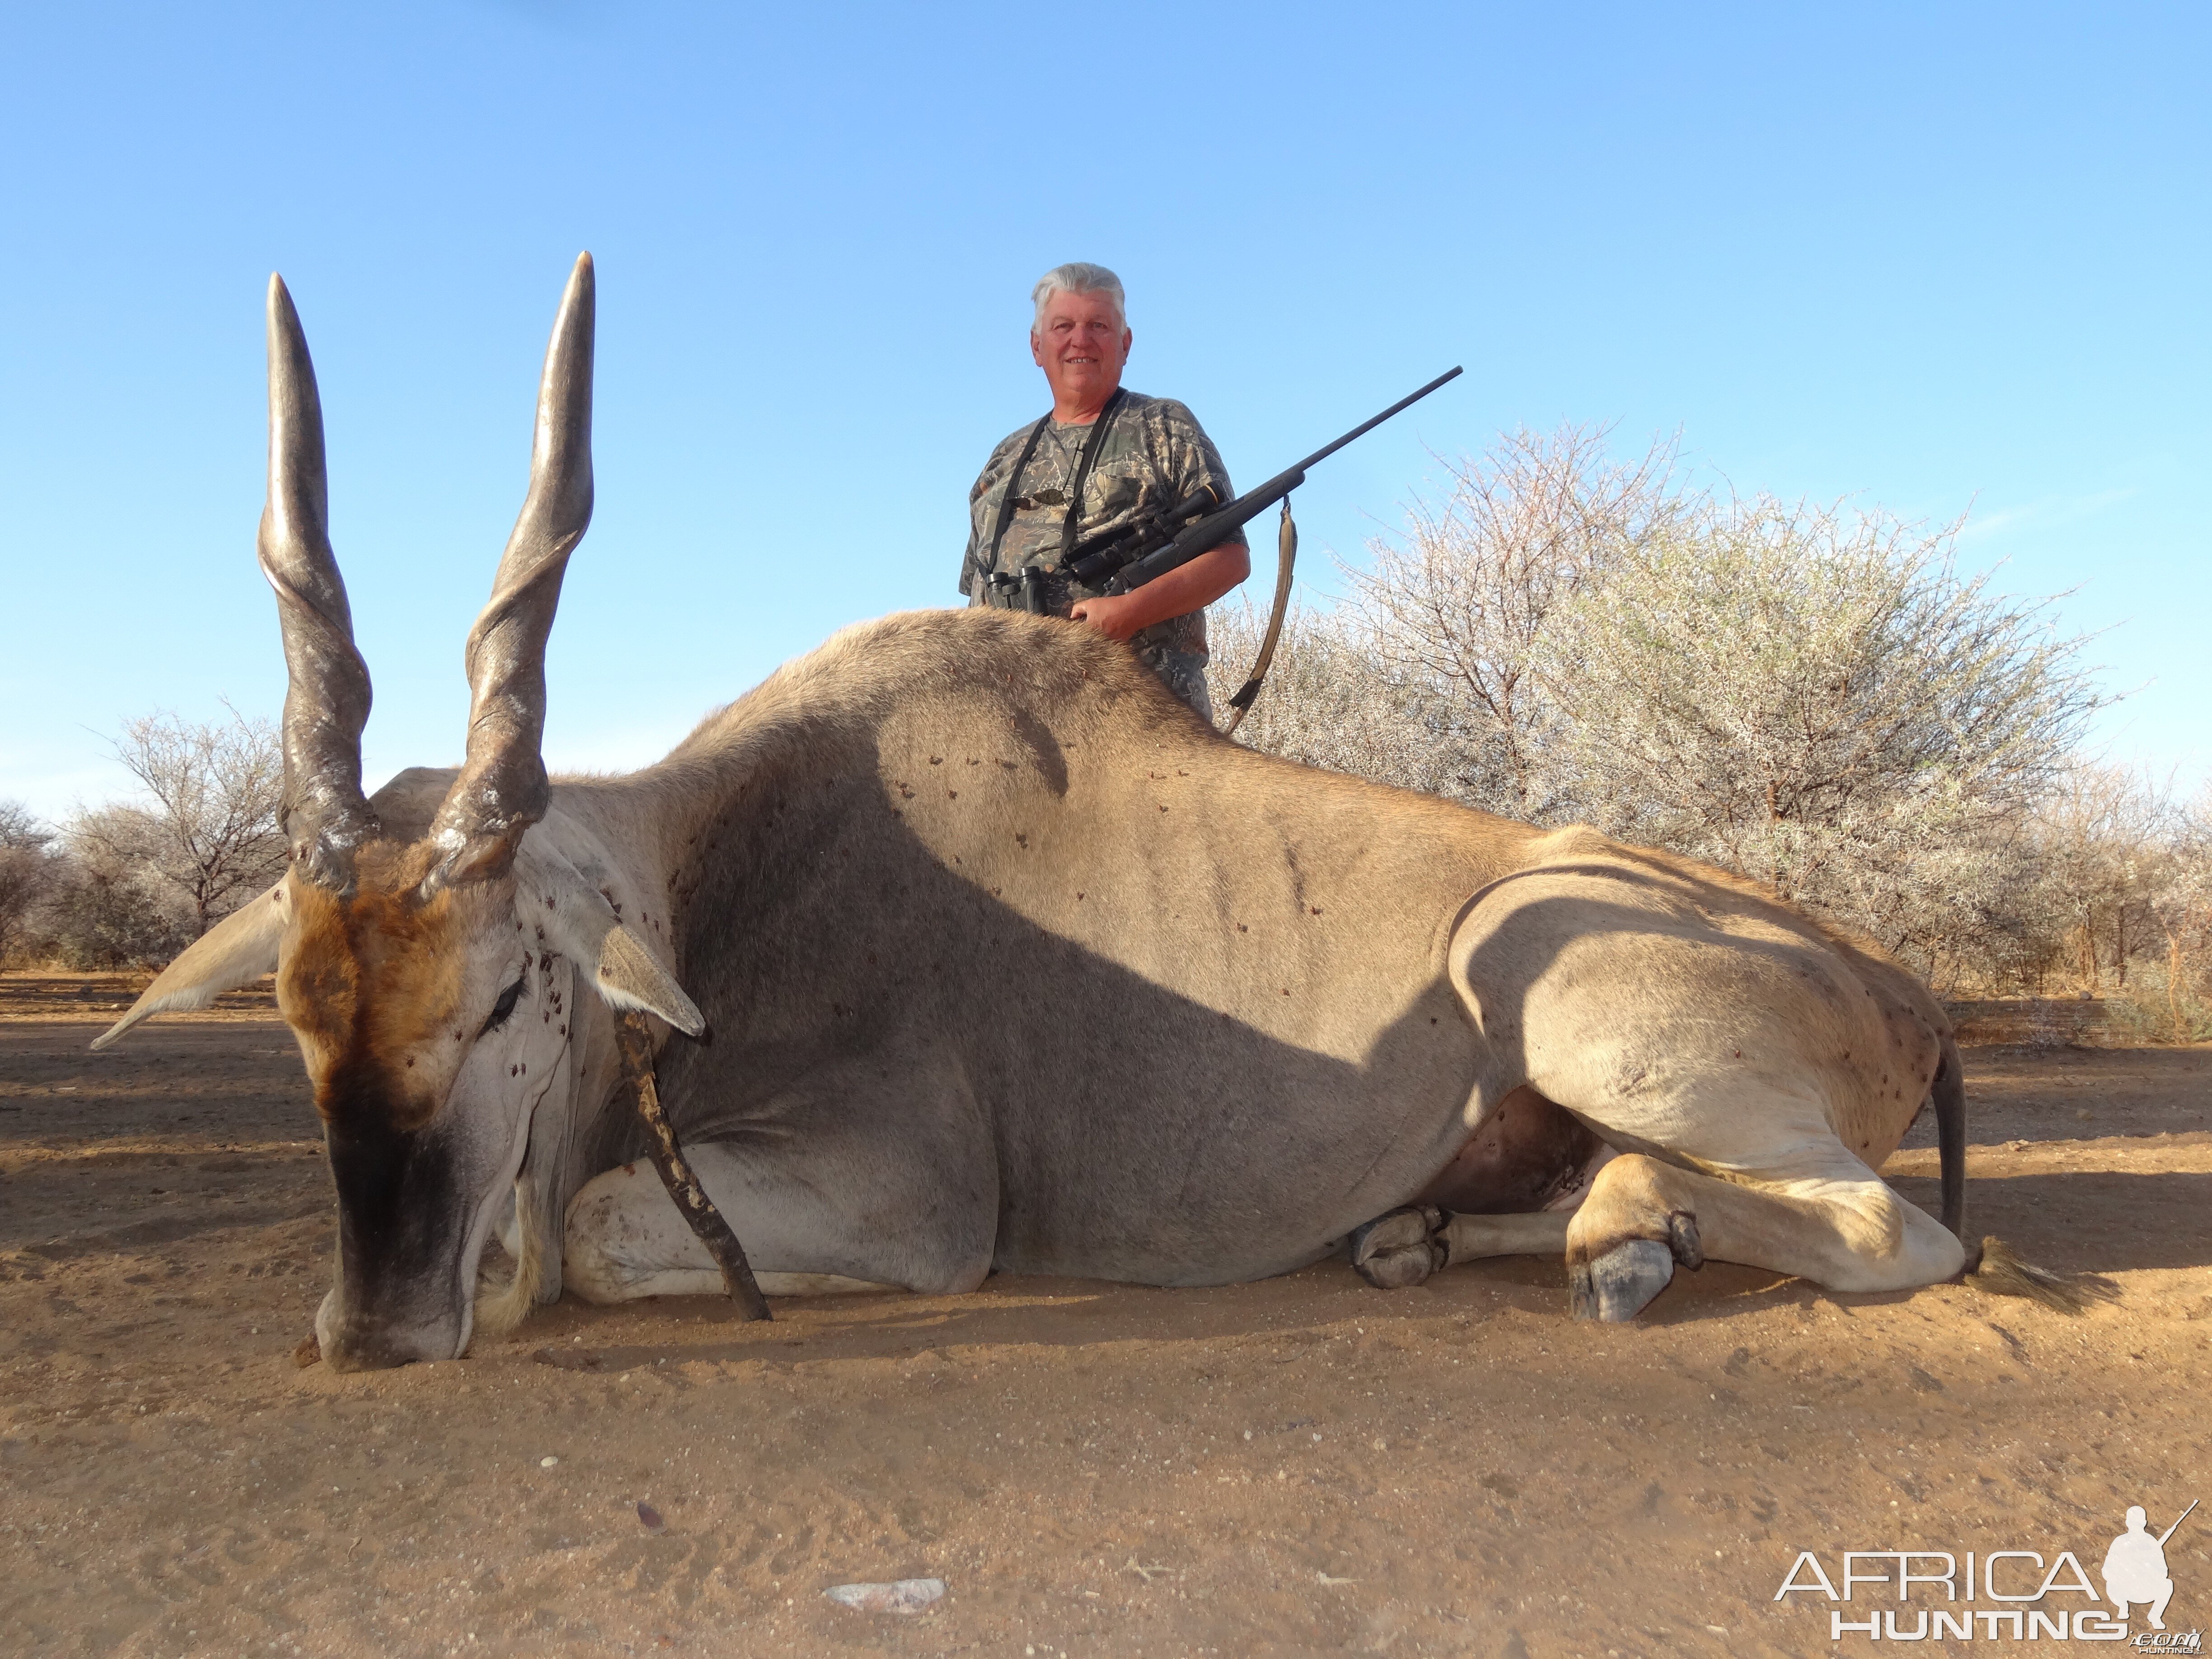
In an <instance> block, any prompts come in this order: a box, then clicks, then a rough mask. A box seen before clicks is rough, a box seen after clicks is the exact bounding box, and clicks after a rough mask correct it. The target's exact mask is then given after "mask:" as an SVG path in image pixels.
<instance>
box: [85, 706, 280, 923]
mask: <svg viewBox="0 0 2212 1659" xmlns="http://www.w3.org/2000/svg"><path fill="white" fill-rule="evenodd" d="M115 752H116V756H117V757H118V759H120V760H121V761H122V763H123V764H124V765H125V767H126V768H128V769H130V772H131V775H132V776H133V777H135V778H137V780H138V781H139V783H140V784H141V785H142V786H143V788H144V789H145V792H146V794H147V796H148V797H149V804H147V805H113V806H107V807H103V808H101V809H100V810H98V811H93V812H87V813H84V814H81V815H80V816H79V817H78V819H77V820H76V823H73V824H72V825H71V827H70V839H71V841H72V842H74V843H76V844H79V845H80V846H82V848H86V849H88V850H96V851H97V852H98V853H99V854H100V855H101V857H103V858H104V859H105V860H106V861H107V862H108V863H111V864H112V865H114V866H117V867H118V868H137V869H143V871H145V872H148V873H149V874H150V875H151V876H153V877H154V878H156V879H157V880H158V881H159V882H161V883H162V884H166V885H167V886H168V887H169V888H170V889H172V890H174V891H176V892H177V893H178V894H179V895H180V896H182V898H183V900H184V902H185V907H186V909H187V912H188V915H189V925H190V931H191V937H192V938H194V939H197V938H198V937H199V936H200V935H201V934H202V933H205V932H207V930H208V929H209V928H210V927H213V926H214V925H215V924H216V922H218V921H222V918H223V917H224V916H226V915H229V914H230V912H231V911H233V910H234V909H236V908H238V906H239V905H240V904H241V903H243V902H245V901H246V899H248V898H250V897H252V895H253V894H255V893H257V892H258V891H259V890H261V889H262V888H264V887H265V886H267V885H268V884H270V882H272V881H274V880H275V879H276V878H277V877H278V876H279V875H280V874H282V873H283V868H284V859H285V848H284V840H283V834H282V833H281V831H280V830H279V829H278V828H277V823H276V808H277V803H278V798H279V796H280V794H281V793H282V792H283V782H284V765H283V754H282V751H281V750H280V749H279V747H278V744H277V738H276V728H275V726H272V725H271V724H270V722H269V721H267V720H248V719H247V718H246V716H244V715H242V714H239V713H238V712H237V710H235V709H232V710H231V711H230V719H229V720H220V721H210V722H208V723H206V724H194V723H192V722H191V721H187V720H182V719H180V718H179V717H178V716H177V715H175V714H148V715H143V716H141V717H140V718H138V719H137V720H126V721H125V722H124V725H123V731H122V734H121V735H120V736H119V737H118V738H117V739H116V743H115Z"/></svg>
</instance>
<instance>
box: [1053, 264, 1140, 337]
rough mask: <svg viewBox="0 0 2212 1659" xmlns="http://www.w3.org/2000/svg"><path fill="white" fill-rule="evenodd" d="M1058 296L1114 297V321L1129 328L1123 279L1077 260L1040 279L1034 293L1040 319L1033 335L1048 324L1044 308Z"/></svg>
mask: <svg viewBox="0 0 2212 1659" xmlns="http://www.w3.org/2000/svg"><path fill="white" fill-rule="evenodd" d="M1055 294H1110V295H1113V296H1114V320H1115V322H1116V323H1118V324H1120V325H1121V326H1122V327H1123V328H1127V327H1128V325H1129V309H1128V305H1127V301H1126V300H1125V298H1124V297H1123V295H1122V293H1121V278H1120V277H1119V276H1115V274H1114V273H1113V272H1112V271H1110V270H1107V269H1106V267H1105V266H1103V265H1093V264H1085V263H1084V262H1083V261H1082V260H1080V259H1079V260H1076V261H1075V262H1074V263H1073V264H1065V265H1054V267H1053V268H1052V269H1051V270H1048V271H1047V272H1045V274H1044V275H1043V276H1040V277H1038V278H1037V285H1036V288H1034V289H1031V290H1030V299H1031V300H1032V301H1035V302H1036V318H1035V319H1034V320H1033V321H1032V322H1031V323H1030V329H1031V331H1035V330H1036V329H1038V328H1040V327H1042V325H1043V324H1044V308H1045V307H1046V306H1047V305H1048V304H1050V303H1051V301H1052V296H1053V295H1055Z"/></svg>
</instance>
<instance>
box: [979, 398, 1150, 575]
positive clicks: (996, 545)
mask: <svg viewBox="0 0 2212 1659" xmlns="http://www.w3.org/2000/svg"><path fill="white" fill-rule="evenodd" d="M1126 395H1127V394H1126V393H1125V392H1123V391H1122V390H1121V387H1120V386H1115V388H1114V395H1113V396H1112V397H1110V398H1107V400H1106V404H1105V407H1104V408H1103V409H1101V410H1099V411H1098V418H1097V420H1095V421H1093V422H1091V437H1090V439H1089V441H1087V442H1085V444H1084V446H1083V453H1082V454H1081V455H1080V456H1079V457H1078V458H1077V459H1076V463H1075V477H1073V478H1072V479H1070V480H1069V481H1068V486H1067V511H1066V513H1065V514H1064V515H1062V517H1061V519H1060V563H1061V564H1063V565H1065V564H1066V562H1067V557H1068V553H1069V551H1070V550H1071V549H1073V547H1074V545H1075V532H1076V531H1077V530H1078V529H1079V527H1080V525H1079V520H1080V519H1081V517H1082V513H1083V489H1084V486H1085V485H1086V484H1088V483H1090V482H1091V465H1092V463H1094V462H1095V461H1097V459H1098V452H1099V451H1100V450H1102V449H1103V448H1104V447H1106V432H1107V428H1109V427H1111V426H1112V425H1113V424H1114V416H1115V415H1116V414H1118V413H1119V412H1120V411H1121V400H1122V398H1124V397H1125V396H1126ZM1051 421H1052V416H1051V414H1050V412H1049V411H1048V412H1047V413H1046V414H1045V415H1043V416H1042V417H1040V418H1039V420H1038V421H1037V423H1036V425H1035V426H1033V427H1031V428H1030V435H1029V437H1028V439H1027V441H1024V443H1023V445H1022V453H1021V455H1020V457H1019V458H1018V459H1017V460H1016V461H1015V462H1014V470H1013V471H1012V472H1009V473H1008V474H1007V475H1006V489H1004V490H1003V491H1002V492H1000V496H999V518H998V522H997V524H996V525H995V526H994V527H993V529H992V531H991V558H990V562H989V563H988V564H987V565H986V566H985V567H984V574H985V575H986V576H988V575H989V574H990V573H991V572H993V571H994V570H996V569H997V568H999V549H1000V546H1001V545H1002V544H1004V543H1005V541H1006V532H1007V530H1008V529H1009V528H1011V527H1012V524H1013V522H1014V498H1015V497H1016V496H1017V495H1019V494H1020V493H1021V484H1022V474H1023V472H1024V471H1026V470H1027V468H1028V466H1029V464H1030V458H1031V457H1032V456H1034V455H1035V454H1036V447H1037V440H1038V439H1040V438H1042V436H1044V429H1045V428H1046V427H1047V426H1048V425H1049V424H1050V423H1051Z"/></svg>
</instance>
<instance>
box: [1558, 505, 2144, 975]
mask: <svg viewBox="0 0 2212 1659" xmlns="http://www.w3.org/2000/svg"><path fill="white" fill-rule="evenodd" d="M1959 528H1960V526H1958V525H1955V524H1954V525H1951V526H1944V527H1942V528H1938V529H1936V530H1932V531H1931V530H1928V529H1925V528H1923V527H1921V526H1915V525H1911V524H1907V523H1905V522H1903V521H1900V520H1896V519H1894V518H1892V517H1890V516H1888V515H1887V514H1884V513H1877V512H1857V511H1851V510H1847V509H1845V508H1844V507H1840V506H1837V507H1813V506H1808V505H1806V504H1804V503H1795V504H1792V503H1785V502H1783V501H1776V500H1774V499H1773V498H1771V497H1767V496H1758V497H1753V498H1749V499H1747V500H1741V501H1729V502H1726V503H1723V504H1721V505H1719V506H1718V507H1717V508H1716V509H1715V510H1714V511H1712V512H1711V513H1708V514H1705V515H1702V516H1701V517H1699V519H1698V520H1695V521H1692V522H1690V523H1686V524H1684V525H1679V526H1667V527H1665V528H1664V529H1662V532H1660V533H1659V534H1657V535H1656V536H1655V537H1653V538H1651V539H1650V541H1649V542H1648V543H1647V544H1645V545H1644V546H1642V547H1639V548H1638V549H1637V550H1634V551H1633V552H1632V553H1631V554H1630V555H1628V556H1626V557H1624V558H1623V559H1622V560H1621V561H1620V562H1619V563H1618V564H1617V565H1615V566H1614V567H1613V568H1612V569H1611V570H1609V571H1608V572H1607V574H1606V577H1605V580H1603V581H1602V582H1601V583H1599V584H1595V585H1593V586H1589V587H1588V588H1587V589H1586V590H1585V591H1584V592H1582V593H1580V594H1578V595H1577V596H1576V597H1575V599H1573V600H1572V601H1571V603H1570V605H1568V606H1566V607H1565V609H1564V610H1563V611H1561V613H1560V614H1559V616H1558V617H1556V618H1555V621H1554V624H1553V628H1552V629H1549V630H1547V633H1546V635H1544V636H1543V637H1542V638H1541V639H1540V641H1539V642H1538V652H1537V654H1538V659H1539V678H1541V681H1542V684H1543V685H1544V687H1545V689H1546V690H1547V692H1548V693H1549V694H1550V695H1551V696H1552V697H1553V698H1554V699H1555V700H1556V702H1557V704H1558V707H1559V712H1560V714H1561V716H1562V720H1563V730H1564V732H1565V733H1566V736H1567V742H1568V746H1569V747H1570V748H1571V750H1572V752H1573V753H1574V755H1575V757H1576V761H1577V771H1578V772H1579V774H1580V775H1581V777H1582V781H1583V789H1584V790H1585V792H1586V793H1587V796H1588V799H1589V800H1590V801H1591V802H1592V803H1593V804H1594V805H1595V808H1596V812H1597V816H1598V817H1600V819H1601V821H1602V822H1603V823H1604V824H1605V827H1607V828H1608V829H1613V830H1615V831H1617V832H1619V833H1623V834H1626V835H1629V836H1633V837H1635V838H1638V839H1641V840H1649V841H1654V842H1658V843H1660V844H1662V845H1665V846H1669V847H1674V848H1680V849H1681V850H1683V851H1686V852H1689V853H1692V854H1696V855H1698V856H1700V857H1704V858H1707V859H1710V860H1713V861H1714V862H1717V863H1719V864H1721V865H1723V866H1726V867H1729V868H1731V869H1734V870H1736V871H1739V872H1742V873H1744V874H1747V875H1750V876H1753V877H1755V878H1759V879H1760V880H1763V881H1765V882H1768V883H1770V884H1772V885H1773V886H1774V887H1776V888H1777V889H1778V890H1780V891H1781V892H1782V893H1784V895H1785V896H1790V897H1792V898H1795V899H1797V900H1800V901H1802V902H1806V903H1808V904H1810V905H1812V906H1814V908H1818V909H1823V910H1826V911H1827V912H1829V913H1830V914H1831V915H1834V916H1835V917H1836V918H1837V919H1838V920H1839V921H1842V922H1844V924H1845V925H1847V926H1850V927H1857V928H1860V929H1862V930H1863V931H1866V932H1868V933H1872V934H1873V935H1874V936H1875V938H1877V939H1880V940H1881V942H1882V943H1883V944H1884V945H1887V947H1888V948H1890V949H1891V950H1893V951H1902V952H1904V953H1905V954H1906V955H1907V956H1908V957H1913V958H1916V959H1917V961H1918V962H1919V963H1920V964H1921V966H1922V967H1923V970H1927V971H1930V972H1933V973H1941V972H1942V970H1943V969H1946V968H1947V967H1950V966H1955V965H1956V964H1955V963H1947V962H1946V961H1945V958H1946V957H1947V956H1952V957H1955V956H1956V955H1957V954H1958V953H1959V952H1960V951H1961V950H1967V951H1972V952H1974V953H1977V954H1979V955H1982V956H1984V957H1990V956H1992V955H1997V956H2002V954H2004V953H2005V952H2006V951H2007V949H2008V946H2010V947H2013V948H2016V945H2017V935H2018V934H2019V933H2020V931H2021V917H2020V915H2019V914H2018V909H2017V899H2018V896H2019V893H2020V888H2021V883H2022V881H2023V880H2025V879H2026V878H2027V875H2028V874H2029V872H2031V870H2032V866H2033V856H2034V852H2035V849H2034V847H2033V840H2032V838H2031V837H2030V836H2027V833H2026V829H2027V823H2028V819H2029V816H2030V814H2031V813H2032V812H2033V809H2034V808H2035V807H2036V805H2038V803H2039V801H2040V800H2041V799H2043V797H2044V796H2045V793H2046V792H2047V791H2048V790H2049V789H2050V788H2051V786H2052V784H2053V783H2054V781H2056V780H2057V778H2058V777H2059V776H2060V775H2062V773H2063V770H2064V769H2065V767H2066V766H2067V764H2068V763H2069V760H2070V758H2071V757H2072V755H2073V752H2074V750H2075V745H2076V744H2077V743H2078V742H2079V741H2080V738H2081V732H2082V728H2083V726H2084V723H2085V722H2086V721H2087V718H2088V717H2089V715H2090V714H2092V713H2093V711H2094V710H2095V709H2097V708H2100V707H2101V706H2102V705H2103V702H2105V701H2106V700H2105V699H2104V698H2102V697H2101V696H2100V695H2099V693H2098V692H2097V690H2095V688H2094V686H2093V684H2092V681H2091V679H2090V676H2089V671H2088V670H2087V667H2086V666H2085V665H2083V664H2082V662H2081V655H2080V652H2081V641H2080V640H2078V639H2075V638H2069V637H2064V636H2062V635H2059V634H2058V633H2057V631H2056V630H2055V629H2054V627H2053V625H2052V619H2051V611H2050V607H2049V605H2048V604H2047V603H2045V602H2034V601H2021V600H2016V599H2006V598H2002V597H2000V596H1998V595H1996V594H1994V593H1992V592H1990V589H1989V586H1988V579H1987V577H1985V576H1984V577H1975V578H1962V577H1960V575H1959V574H1958V573H1957V571H1956V568H1955V566H1954V547H1955V543H1956V538H1957V534H1958V531H1959Z"/></svg>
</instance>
